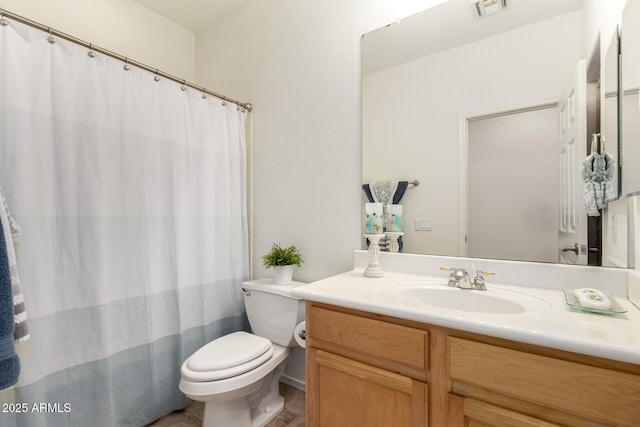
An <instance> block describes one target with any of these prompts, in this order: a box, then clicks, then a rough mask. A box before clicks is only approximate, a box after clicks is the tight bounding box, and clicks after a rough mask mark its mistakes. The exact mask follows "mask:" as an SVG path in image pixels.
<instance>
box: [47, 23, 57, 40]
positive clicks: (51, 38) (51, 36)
mask: <svg viewBox="0 0 640 427" xmlns="http://www.w3.org/2000/svg"><path fill="white" fill-rule="evenodd" d="M47 41H48V42H49V43H51V44H54V43H55V42H56V39H55V38H54V37H53V34H52V32H51V27H49V37H47Z"/></svg>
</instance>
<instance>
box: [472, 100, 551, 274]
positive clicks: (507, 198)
mask: <svg viewBox="0 0 640 427" xmlns="http://www.w3.org/2000/svg"><path fill="white" fill-rule="evenodd" d="M467 132H468V174H469V175H468V196H467V197H468V198H467V200H468V205H467V206H468V209H467V211H468V217H467V221H468V234H467V250H468V253H469V256H472V257H480V258H502V259H506V258H508V259H515V260H525V261H540V262H558V261H559V256H558V249H557V247H558V233H557V230H558V227H559V225H558V221H559V218H558V211H559V209H560V208H559V200H560V159H559V157H558V134H559V131H558V108H557V106H556V105H545V106H541V107H539V108H530V109H525V110H519V111H508V112H504V113H502V114H495V115H491V116H488V117H480V118H475V119H472V120H469V121H468V123H467Z"/></svg>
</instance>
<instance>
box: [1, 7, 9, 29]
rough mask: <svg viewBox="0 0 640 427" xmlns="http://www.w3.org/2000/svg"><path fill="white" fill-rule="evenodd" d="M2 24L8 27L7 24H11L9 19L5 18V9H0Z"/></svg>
mask: <svg viewBox="0 0 640 427" xmlns="http://www.w3.org/2000/svg"><path fill="white" fill-rule="evenodd" d="M0 25H2V26H3V27H6V26H7V25H9V21H7V20H6V19H4V10H2V9H0Z"/></svg>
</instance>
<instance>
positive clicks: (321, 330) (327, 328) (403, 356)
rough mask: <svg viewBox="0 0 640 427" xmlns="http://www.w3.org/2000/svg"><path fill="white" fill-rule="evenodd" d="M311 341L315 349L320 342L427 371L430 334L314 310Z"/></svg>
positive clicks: (309, 324)
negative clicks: (314, 344) (317, 341)
mask: <svg viewBox="0 0 640 427" xmlns="http://www.w3.org/2000/svg"><path fill="white" fill-rule="evenodd" d="M307 337H308V339H309V343H310V344H311V345H313V342H315V340H320V341H324V342H328V343H332V344H335V345H338V346H340V347H343V348H345V349H348V350H352V351H356V352H361V353H366V354H367V355H371V356H375V357H379V358H382V359H386V360H390V361H393V362H397V363H400V364H403V365H406V366H410V367H412V368H418V369H422V370H424V369H426V368H427V360H428V355H427V345H428V337H429V333H428V332H427V331H422V330H420V329H414V328H410V327H407V326H401V325H395V324H393V323H387V322H383V321H380V320H374V319H368V318H364V317H360V316H354V315H351V314H347V313H341V312H337V311H332V310H327V309H324V308H320V307H313V306H311V307H308V309H307Z"/></svg>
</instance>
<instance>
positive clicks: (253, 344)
mask: <svg viewBox="0 0 640 427" xmlns="http://www.w3.org/2000/svg"><path fill="white" fill-rule="evenodd" d="M272 356H273V345H272V344H271V341H269V340H268V339H266V338H263V337H259V336H257V335H253V334H249V333H247V332H234V333H232V334H229V335H225V336H223V337H220V338H218V339H215V340H213V341H212V342H210V343H209V344H207V345H205V346H203V347H202V348H201V349H199V350H198V351H196V352H195V353H193V354H192V355H191V357H189V358H188V359H187V360H185V362H184V363H183V364H182V368H181V371H182V377H183V378H184V379H186V380H188V381H194V382H206V381H216V380H221V379H225V378H231V377H235V376H237V375H241V374H244V373H245V372H249V371H251V370H253V369H255V368H256V367H258V366H260V365H262V364H264V363H265V362H266V361H268V360H269V359H271V357H272Z"/></svg>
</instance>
